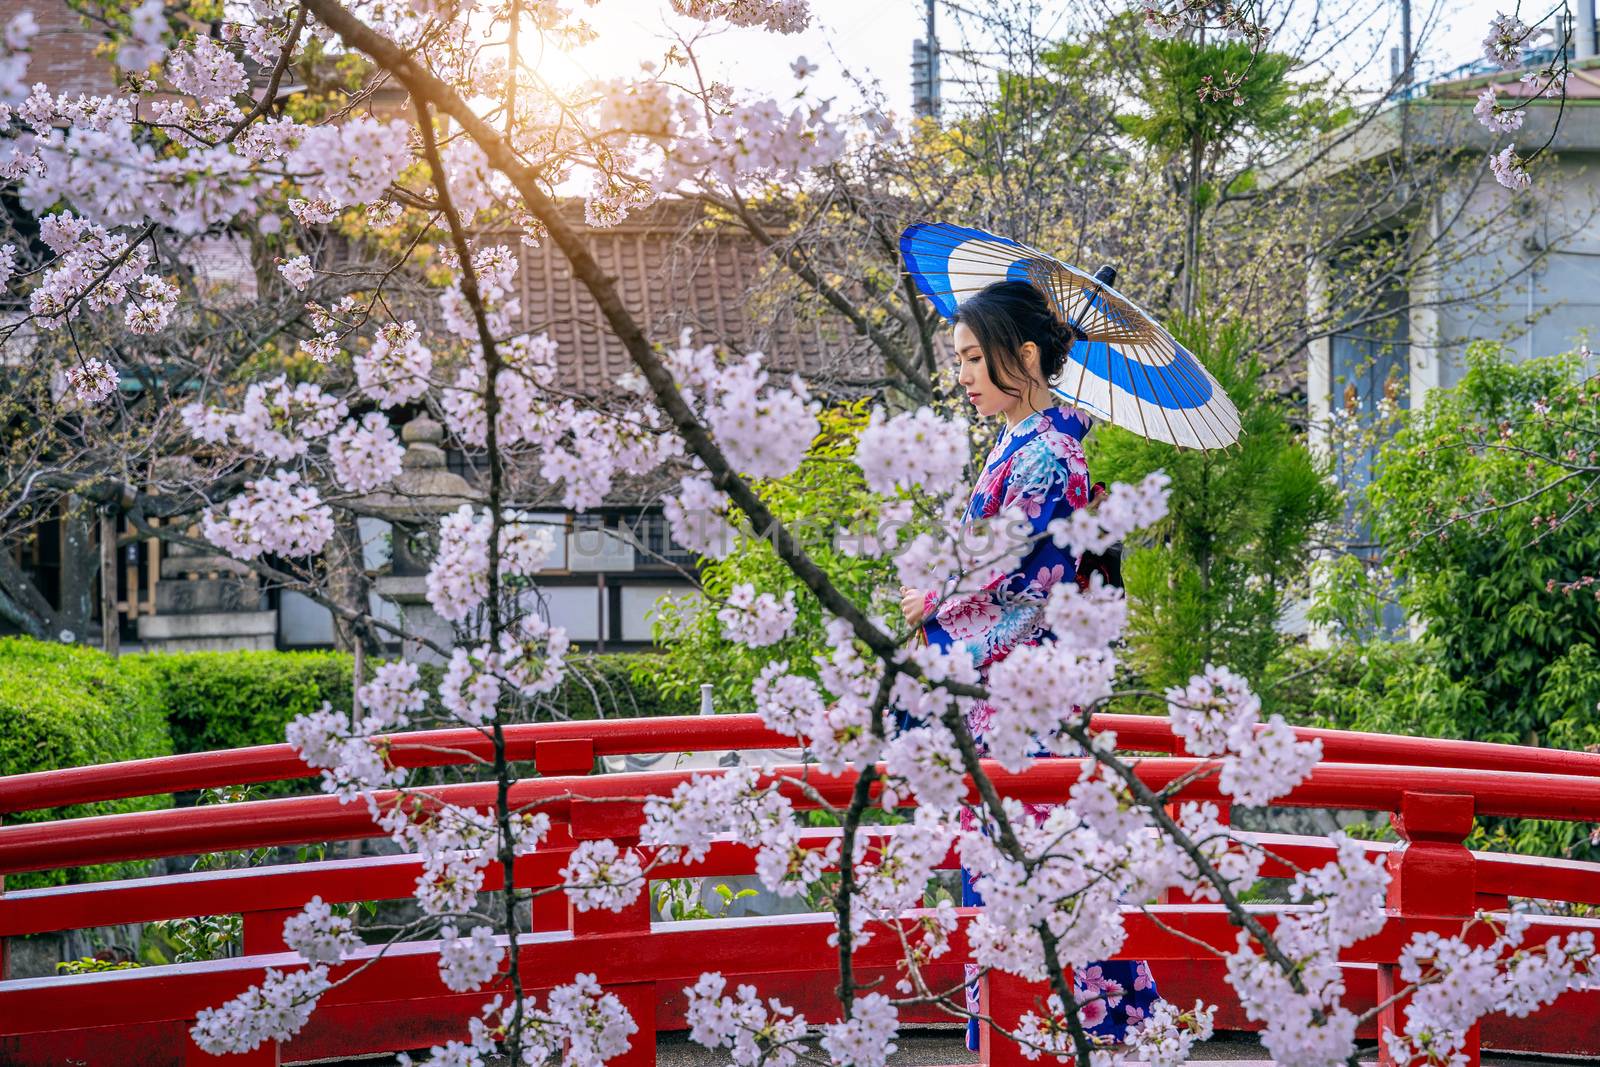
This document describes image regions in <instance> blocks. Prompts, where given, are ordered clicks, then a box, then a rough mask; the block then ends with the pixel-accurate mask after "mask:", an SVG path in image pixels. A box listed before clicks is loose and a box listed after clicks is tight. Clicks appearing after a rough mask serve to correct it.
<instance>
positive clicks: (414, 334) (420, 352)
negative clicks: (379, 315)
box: [351, 319, 433, 408]
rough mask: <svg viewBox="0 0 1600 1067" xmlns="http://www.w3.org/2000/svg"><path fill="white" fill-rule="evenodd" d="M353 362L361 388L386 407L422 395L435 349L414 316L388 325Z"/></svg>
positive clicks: (430, 370) (404, 402) (426, 385)
mask: <svg viewBox="0 0 1600 1067" xmlns="http://www.w3.org/2000/svg"><path fill="white" fill-rule="evenodd" d="M351 362H352V365H353V366H354V367H355V372H356V384H357V385H358V386H359V387H360V388H361V391H362V392H363V393H365V394H367V395H368V396H370V397H371V398H372V399H373V400H376V401H377V402H378V403H379V404H380V405H382V406H383V407H386V408H387V407H394V406H395V405H397V404H407V403H410V402H411V401H413V400H416V399H418V398H419V397H421V396H422V395H423V394H424V393H426V392H427V391H428V383H429V379H430V376H431V375H432V374H433V353H432V352H431V351H429V350H428V347H427V346H426V345H424V344H423V343H422V340H421V331H420V330H419V329H418V328H417V324H416V322H414V321H412V320H410V319H407V320H406V321H405V322H398V323H389V324H387V325H385V326H384V327H383V328H382V329H380V330H379V331H378V335H377V336H376V337H374V338H373V339H372V344H371V345H369V346H368V347H367V349H366V351H365V352H358V353H357V354H356V355H355V357H354V358H353V360H352V361H351Z"/></svg>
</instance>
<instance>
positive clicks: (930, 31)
mask: <svg viewBox="0 0 1600 1067" xmlns="http://www.w3.org/2000/svg"><path fill="white" fill-rule="evenodd" d="M926 3H927V10H928V15H927V19H928V21H927V29H926V30H925V31H924V33H925V35H924V37H923V38H922V39H921V40H919V41H912V42H911V109H912V110H913V111H915V112H916V114H917V117H919V118H925V119H926V118H933V119H936V118H938V117H939V103H940V101H939V33H938V30H937V29H936V28H935V26H934V12H935V10H936V9H937V6H938V0H926Z"/></svg>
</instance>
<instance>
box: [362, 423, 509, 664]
mask: <svg viewBox="0 0 1600 1067" xmlns="http://www.w3.org/2000/svg"><path fill="white" fill-rule="evenodd" d="M400 439H401V440H402V441H404V442H405V446H406V451H405V457H404V458H403V459H402V461H401V467H402V470H401V472H400V475H399V477H397V478H395V480H394V481H393V482H391V483H390V484H389V486H388V487H387V488H385V489H383V490H381V491H379V492H376V493H369V494H367V495H366V496H364V497H362V498H361V499H360V500H359V501H358V502H356V506H357V507H358V508H359V509H360V510H361V512H362V513H363V514H365V515H370V516H373V517H375V518H379V519H383V520H385V521H386V522H388V523H389V525H390V543H391V556H390V568H389V574H387V575H385V576H384V577H382V578H379V579H377V581H375V582H374V583H373V590H374V592H376V593H377V594H378V595H379V596H380V597H382V598H383V599H385V600H387V601H389V602H390V603H392V604H394V605H395V607H396V608H397V609H398V610H399V613H400V624H401V626H402V627H403V628H404V630H405V632H406V633H407V634H408V635H412V634H414V635H416V636H417V637H419V638H425V639H428V640H432V641H434V642H435V643H437V644H439V645H442V646H445V647H449V646H450V644H451V643H452V642H453V639H454V635H453V633H452V631H451V628H450V624H449V623H448V622H446V621H445V620H444V619H441V618H439V616H438V615H436V614H434V611H433V608H432V607H430V606H429V604H428V600H427V595H426V590H427V581H426V575H427V573H428V566H429V563H430V559H431V548H430V546H429V536H430V535H431V534H432V532H433V529H434V528H435V527H436V526H437V524H438V520H439V517H440V516H442V515H445V514H448V513H449V512H452V511H455V510H456V509H457V508H459V507H461V505H463V504H472V505H474V506H476V505H479V504H481V503H482V502H483V494H482V493H480V492H478V490H477V489H475V488H473V486H472V483H470V482H468V481H467V480H466V479H465V478H463V477H461V475H459V474H456V473H454V472H453V471H451V470H450V469H449V468H448V467H447V466H446V465H445V455H444V448H443V447H442V442H443V441H444V427H442V426H440V425H439V424H438V423H437V422H435V421H434V420H433V419H431V418H429V417H428V416H427V415H426V414H423V415H418V416H417V417H416V418H414V419H412V420H411V421H410V422H408V423H406V424H405V426H403V427H402V428H401V430H400ZM402 654H403V655H404V656H405V658H406V659H410V660H417V661H420V662H424V663H437V662H440V657H439V656H438V654H437V653H435V652H434V651H432V650H431V649H429V648H427V647H426V646H425V645H423V644H422V643H421V642H420V641H413V640H410V639H409V637H408V639H407V640H406V641H405V642H404V643H403V645H402Z"/></svg>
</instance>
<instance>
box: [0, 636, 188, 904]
mask: <svg viewBox="0 0 1600 1067" xmlns="http://www.w3.org/2000/svg"><path fill="white" fill-rule="evenodd" d="M171 753H172V739H171V737H170V735H169V734H168V731H167V723H166V715H165V709H164V707H163V704H162V699H161V692H160V689H159V688H158V686H157V684H156V682H155V680H154V679H153V678H151V677H150V675H149V674H148V673H147V672H145V671H141V670H137V669H135V670H125V669H122V664H121V663H119V662H118V661H117V660H115V659H113V658H112V657H110V656H107V655H106V654H104V653H103V652H98V651H96V650H94V649H91V648H82V647H79V646H74V645H58V644H54V643H52V642H47V641H34V640H30V639H28V638H4V639H0V775H9V774H23V773H26V772H29V771H39V770H55V769H57V768H61V767H81V766H84V765H87V764H94V763H115V762H118V761H120V760H131V759H146V758H149V757H152V756H166V755H171ZM171 804H172V798H170V797H166V796H160V797H137V798H132V799H128V800H108V801H101V802H99V803H95V804H78V805H73V806H71V807H67V808H56V809H50V810H45V811H27V812H16V813H14V814H7V815H6V816H5V821H6V822H7V823H9V824H15V823H27V822H42V821H45V820H49V819H60V818H78V817H81V816H86V815H109V814H113V813H117V812H127V811H150V810H153V809H156V808H165V807H170V806H171ZM147 869H148V864H147V863H143V862H139V863H114V864H104V865H101V866H96V867H86V868H69V869H66V870H57V871H41V872H37V873H28V874H15V875H10V876H8V877H7V878H6V888H8V889H29V888H36V887H39V886H49V885H63V884H67V883H73V882H86V881H102V880H104V879H108V878H127V877H134V876H137V875H139V874H142V873H144V872H145V871H146V870H147Z"/></svg>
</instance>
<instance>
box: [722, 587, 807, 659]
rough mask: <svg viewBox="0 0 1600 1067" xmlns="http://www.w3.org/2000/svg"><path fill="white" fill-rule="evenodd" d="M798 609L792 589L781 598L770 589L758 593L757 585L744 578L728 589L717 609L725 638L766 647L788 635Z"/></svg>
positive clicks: (796, 616)
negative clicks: (768, 591)
mask: <svg viewBox="0 0 1600 1067" xmlns="http://www.w3.org/2000/svg"><path fill="white" fill-rule="evenodd" d="M799 613H800V609H799V608H798V607H796V606H795V602H794V590H793V589H790V590H788V591H787V592H786V593H784V596H783V600H781V601H780V600H779V599H778V598H777V597H775V596H773V595H772V594H771V593H761V594H759V595H758V594H757V593H756V587H755V586H754V585H751V584H750V583H749V582H741V583H739V584H738V585H736V586H734V587H733V589H732V590H731V591H730V592H729V593H728V596H727V599H726V600H725V601H724V603H723V606H722V608H720V609H719V610H718V611H717V621H718V622H720V623H722V636H723V638H724V639H726V640H728V641H738V642H739V643H740V644H743V645H745V646H747V647H749V648H765V647H766V646H767V645H775V644H777V643H778V642H779V641H782V640H783V639H784V638H785V637H787V636H789V630H790V628H791V627H792V626H794V621H795V619H796V618H798V617H799Z"/></svg>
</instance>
